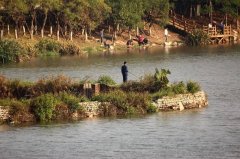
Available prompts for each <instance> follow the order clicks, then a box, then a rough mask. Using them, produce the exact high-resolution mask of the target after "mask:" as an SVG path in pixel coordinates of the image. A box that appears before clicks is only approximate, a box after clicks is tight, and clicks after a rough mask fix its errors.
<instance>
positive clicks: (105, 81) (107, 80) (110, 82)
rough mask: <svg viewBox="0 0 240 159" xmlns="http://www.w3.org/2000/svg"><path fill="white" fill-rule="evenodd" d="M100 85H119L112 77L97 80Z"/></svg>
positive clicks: (101, 77) (102, 77)
mask: <svg viewBox="0 0 240 159" xmlns="http://www.w3.org/2000/svg"><path fill="white" fill-rule="evenodd" d="M97 82H98V83H100V84H105V85H116V84H117V83H116V82H115V81H114V80H113V79H112V78H111V77H110V76H100V77H99V78H98V80H97Z"/></svg>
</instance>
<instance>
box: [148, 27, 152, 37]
mask: <svg viewBox="0 0 240 159" xmlns="http://www.w3.org/2000/svg"><path fill="white" fill-rule="evenodd" d="M151 35H152V26H151V25H150V26H149V36H151Z"/></svg>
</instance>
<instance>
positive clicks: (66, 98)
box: [59, 92, 85, 112]
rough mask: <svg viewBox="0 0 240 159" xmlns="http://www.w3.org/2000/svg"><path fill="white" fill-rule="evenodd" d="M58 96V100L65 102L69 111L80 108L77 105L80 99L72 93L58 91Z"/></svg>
mask: <svg viewBox="0 0 240 159" xmlns="http://www.w3.org/2000/svg"><path fill="white" fill-rule="evenodd" d="M59 96H60V100H61V101H63V102H64V103H65V104H67V106H68V108H69V110H70V111H71V112H74V111H76V110H78V109H80V106H79V102H80V99H79V98H77V97H76V96H74V95H72V94H68V93H66V92H63V93H60V94H59ZM82 100H85V99H84V98H82Z"/></svg>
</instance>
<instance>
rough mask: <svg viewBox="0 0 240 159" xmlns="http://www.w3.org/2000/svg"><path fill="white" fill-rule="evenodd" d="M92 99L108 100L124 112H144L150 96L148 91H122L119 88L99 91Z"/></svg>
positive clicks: (149, 101) (147, 107) (147, 106)
mask: <svg viewBox="0 0 240 159" xmlns="http://www.w3.org/2000/svg"><path fill="white" fill-rule="evenodd" d="M92 100H96V101H100V102H110V103H111V104H113V105H114V106H116V107H117V108H118V109H121V110H123V111H124V112H125V113H126V114H138V113H139V114H144V113H146V112H147V109H149V103H151V97H150V96H149V94H148V93H136V92H123V91H121V90H114V91H111V92H108V93H101V94H100V95H98V96H95V97H94V98H93V99H92Z"/></svg>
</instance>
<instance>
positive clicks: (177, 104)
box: [153, 91, 208, 111]
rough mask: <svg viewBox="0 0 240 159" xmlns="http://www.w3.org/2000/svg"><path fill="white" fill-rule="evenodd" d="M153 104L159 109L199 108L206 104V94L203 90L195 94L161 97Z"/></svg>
mask: <svg viewBox="0 0 240 159" xmlns="http://www.w3.org/2000/svg"><path fill="white" fill-rule="evenodd" d="M153 104H154V105H155V106H156V107H157V109H158V110H160V111H167V110H180V111H182V110H184V109H192V108H201V107H205V106H207V105H208V101H207V96H206V94H205V93H204V92H203V91H200V92H197V93H195V94H179V95H176V96H174V97H168V96H166V97H163V98H161V99H158V100H157V101H156V102H153Z"/></svg>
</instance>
